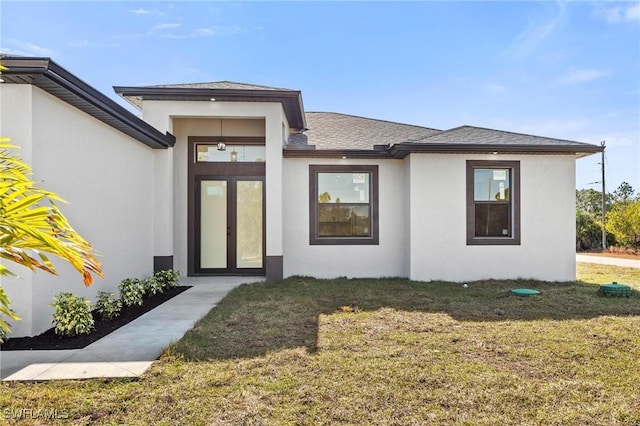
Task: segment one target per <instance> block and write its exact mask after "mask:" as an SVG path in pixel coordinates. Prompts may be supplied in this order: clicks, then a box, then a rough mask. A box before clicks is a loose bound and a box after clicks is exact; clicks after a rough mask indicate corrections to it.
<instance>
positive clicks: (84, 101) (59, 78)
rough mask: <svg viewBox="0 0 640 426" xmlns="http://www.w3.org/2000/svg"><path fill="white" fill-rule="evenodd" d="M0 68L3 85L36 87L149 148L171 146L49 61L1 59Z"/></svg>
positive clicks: (162, 136) (166, 138) (167, 137)
mask: <svg viewBox="0 0 640 426" xmlns="http://www.w3.org/2000/svg"><path fill="white" fill-rule="evenodd" d="M2 65H3V66H5V67H7V68H8V70H6V71H3V72H2V78H3V80H4V81H5V82H4V83H3V84H31V85H34V86H36V87H39V88H40V89H42V90H44V91H46V92H48V93H50V94H51V95H53V96H55V97H57V98H58V99H61V100H63V101H65V102H67V103H68V104H70V105H72V106H74V107H76V108H78V109H79V110H81V111H83V112H85V113H87V114H89V115H91V116H92V117H94V118H96V119H98V120H100V121H102V122H103V123H105V124H108V125H109V126H111V127H113V128H114V129H117V130H119V131H121V132H122V133H124V134H126V135H128V136H130V137H132V138H134V139H136V140H137V141H139V142H142V143H144V144H145V145H147V146H149V147H151V148H155V149H163V148H169V147H172V146H173V145H174V144H175V137H174V136H173V135H171V134H170V133H166V134H163V133H161V132H159V131H158V130H157V129H156V128H155V127H153V126H151V125H150V124H148V123H146V122H144V121H143V120H142V119H140V118H139V117H137V116H135V115H134V114H132V113H131V112H129V111H128V110H127V109H125V108H124V107H122V106H121V105H119V104H117V103H116V102H115V101H113V100H112V99H110V98H108V97H107V96H105V95H104V94H102V93H101V92H99V91H98V90H96V89H94V88H93V87H91V86H90V85H88V84H87V83H85V82H84V81H82V80H80V79H79V78H77V77H76V76H74V75H73V74H71V73H70V72H68V71H67V70H65V69H64V68H62V67H61V66H60V65H58V64H56V63H55V62H54V61H52V60H51V59H50V58H23V57H10V56H5V57H3V58H2Z"/></svg>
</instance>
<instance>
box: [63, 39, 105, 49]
mask: <svg viewBox="0 0 640 426" xmlns="http://www.w3.org/2000/svg"><path fill="white" fill-rule="evenodd" d="M67 46H68V47H72V48H81V49H86V48H92V49H97V48H102V47H116V46H118V44H117V43H96V42H92V41H89V40H84V39H82V40H73V41H70V42H68V43H67Z"/></svg>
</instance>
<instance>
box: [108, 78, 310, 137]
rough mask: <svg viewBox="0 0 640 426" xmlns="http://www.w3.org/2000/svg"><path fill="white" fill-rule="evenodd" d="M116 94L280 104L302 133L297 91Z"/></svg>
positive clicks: (142, 90)
mask: <svg viewBox="0 0 640 426" xmlns="http://www.w3.org/2000/svg"><path fill="white" fill-rule="evenodd" d="M113 90H115V92H116V93H117V94H118V95H120V96H122V97H124V98H126V97H127V96H136V97H141V98H142V99H144V100H150V101H162V100H167V101H170V100H187V101H210V100H211V99H215V101H216V102H225V101H234V102H280V103H281V104H282V108H283V109H284V113H285V115H286V116H287V120H288V121H289V126H290V127H291V128H293V129H304V128H305V127H306V119H305V116H304V106H303V104H302V93H301V92H300V91H299V90H247V89H202V88H188V87H123V86H114V88H113Z"/></svg>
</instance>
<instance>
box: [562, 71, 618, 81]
mask: <svg viewBox="0 0 640 426" xmlns="http://www.w3.org/2000/svg"><path fill="white" fill-rule="evenodd" d="M607 74H609V71H608V70H588V69H585V70H573V71H570V72H568V73H567V74H565V75H564V76H562V77H560V78H559V79H558V81H559V82H560V83H565V84H580V83H587V82H589V81H593V80H597V79H599V78H602V77H604V76H606V75H607Z"/></svg>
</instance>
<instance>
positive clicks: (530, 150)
mask: <svg viewBox="0 0 640 426" xmlns="http://www.w3.org/2000/svg"><path fill="white" fill-rule="evenodd" d="M602 149H603V148H602V147H601V146H597V145H590V144H582V143H581V144H575V145H573V144H572V145H569V144H567V145H518V144H481V143H478V144H470V143H460V144H458V143H456V144H441V143H438V144H436V143H434V144H429V143H398V144H395V145H393V146H391V147H390V148H389V150H388V152H389V155H390V156H391V157H393V158H405V157H406V156H407V155H409V154H412V153H416V154H417V153H429V154H446V153H452V154H537V155H540V154H545V155H550V154H551V155H553V154H556V155H576V156H578V157H582V156H586V155H591V154H595V153H597V152H602Z"/></svg>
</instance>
